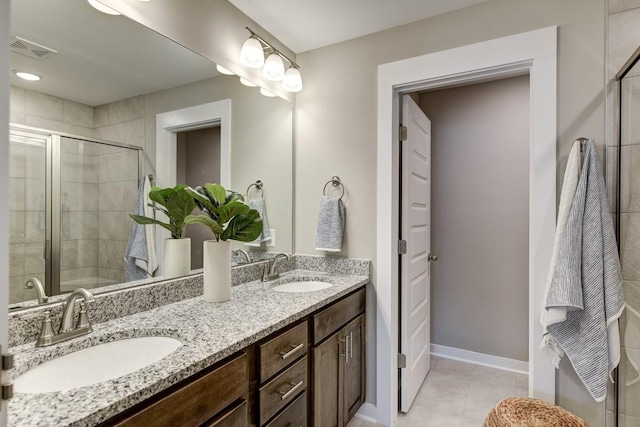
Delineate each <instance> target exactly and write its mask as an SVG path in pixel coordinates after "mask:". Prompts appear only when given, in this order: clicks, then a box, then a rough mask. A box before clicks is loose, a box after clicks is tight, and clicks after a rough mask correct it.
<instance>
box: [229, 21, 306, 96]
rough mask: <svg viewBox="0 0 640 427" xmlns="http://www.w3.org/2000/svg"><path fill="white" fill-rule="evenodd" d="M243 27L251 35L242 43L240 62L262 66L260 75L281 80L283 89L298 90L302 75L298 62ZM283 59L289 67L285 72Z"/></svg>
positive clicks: (257, 66)
mask: <svg viewBox="0 0 640 427" xmlns="http://www.w3.org/2000/svg"><path fill="white" fill-rule="evenodd" d="M245 29H246V30H247V31H249V33H250V34H251V35H250V36H249V38H248V39H247V40H246V41H245V42H244V44H243V45H242V50H241V51H240V63H241V64H243V65H245V66H247V67H250V68H261V67H264V68H263V69H262V75H263V76H264V77H265V78H266V79H267V80H272V81H276V82H277V81H282V87H283V88H284V90H286V91H288V92H300V91H301V90H302V76H301V75H300V67H299V66H298V64H296V63H295V62H293V61H292V60H291V59H289V58H288V57H287V56H286V55H285V54H283V53H282V52H280V51H279V50H278V49H276V48H275V47H273V46H272V45H271V44H270V43H269V42H267V41H266V40H265V39H263V38H262V37H260V36H259V35H257V34H256V33H255V32H254V31H252V30H251V29H250V28H249V27H245ZM265 52H266V53H267V54H268V57H267V60H266V61H265V59H264V57H265ZM284 61H287V62H288V63H289V68H288V69H287V71H286V72H285V66H284Z"/></svg>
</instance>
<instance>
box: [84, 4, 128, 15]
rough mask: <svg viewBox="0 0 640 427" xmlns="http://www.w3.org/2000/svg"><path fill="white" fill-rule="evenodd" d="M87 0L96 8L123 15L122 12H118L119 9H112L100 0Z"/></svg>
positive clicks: (109, 13)
mask: <svg viewBox="0 0 640 427" xmlns="http://www.w3.org/2000/svg"><path fill="white" fill-rule="evenodd" d="M87 1H88V2H89V4H90V5H91V6H93V8H94V9H97V10H99V11H100V12H102V13H106V14H107V15H121V13H120V12H118V11H117V10H115V9H111V8H110V7H109V6H107V5H104V4H102V3H100V2H99V1H98V0H87Z"/></svg>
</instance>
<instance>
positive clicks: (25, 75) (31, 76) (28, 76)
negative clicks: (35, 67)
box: [13, 70, 42, 82]
mask: <svg viewBox="0 0 640 427" xmlns="http://www.w3.org/2000/svg"><path fill="white" fill-rule="evenodd" d="M13 74H15V75H16V76H18V77H20V78H21V79H24V80H29V81H30V82H37V81H38V80H42V77H41V76H39V75H37V74H33V73H28V72H26V71H20V70H13Z"/></svg>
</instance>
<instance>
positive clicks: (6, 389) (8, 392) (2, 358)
mask: <svg viewBox="0 0 640 427" xmlns="http://www.w3.org/2000/svg"><path fill="white" fill-rule="evenodd" d="M0 368H2V370H3V371H8V370H11V369H13V354H11V353H6V354H5V353H2V350H1V349H0ZM12 397H13V384H2V385H0V399H2V400H9V399H11V398H12Z"/></svg>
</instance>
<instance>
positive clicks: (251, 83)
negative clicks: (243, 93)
mask: <svg viewBox="0 0 640 427" xmlns="http://www.w3.org/2000/svg"><path fill="white" fill-rule="evenodd" d="M240 83H242V84H243V85H245V86H249V87H256V86H258V85H257V84H255V83H253V82H251V81H249V80H247V79H245V78H244V77H240Z"/></svg>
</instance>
